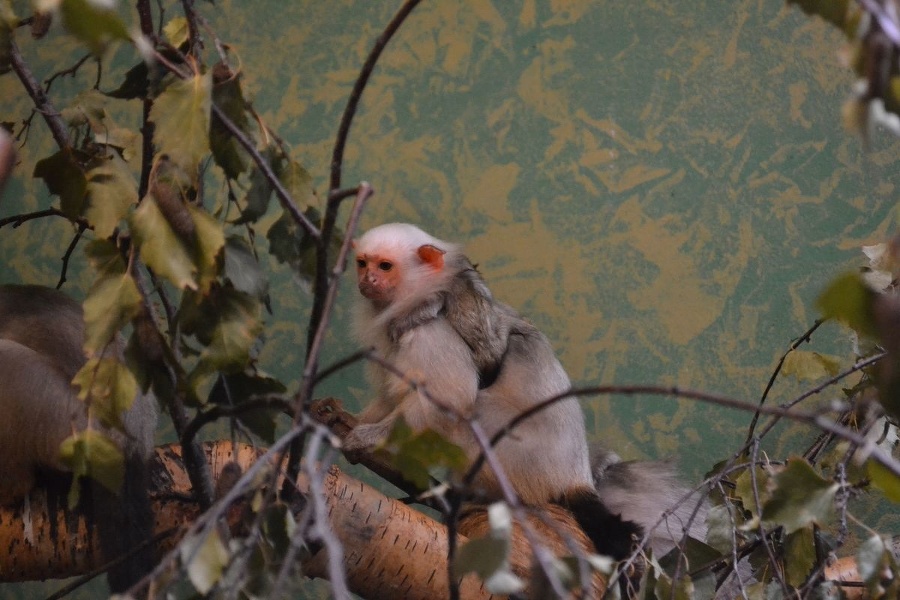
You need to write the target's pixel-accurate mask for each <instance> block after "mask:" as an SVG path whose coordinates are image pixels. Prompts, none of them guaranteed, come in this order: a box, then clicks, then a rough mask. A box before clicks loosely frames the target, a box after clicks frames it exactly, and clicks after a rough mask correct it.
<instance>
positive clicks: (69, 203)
mask: <svg viewBox="0 0 900 600" xmlns="http://www.w3.org/2000/svg"><path fill="white" fill-rule="evenodd" d="M34 176H35V177H37V178H40V179H43V180H44V183H46V184H47V189H48V190H49V191H50V193H51V194H54V195H56V196H59V201H60V209H61V210H62V212H63V214H65V215H66V216H67V217H69V218H71V219H76V218H78V217H80V216H81V214H82V212H83V211H84V200H85V196H86V194H87V178H86V177H85V176H84V171H83V169H82V167H81V165H80V164H78V162H76V160H75V159H74V158H73V155H72V153H71V152H65V151H63V150H60V151H59V152H57V153H56V154H54V155H52V156H50V157H48V158H44V159H41V160H39V161H38V162H37V164H35V166H34Z"/></svg>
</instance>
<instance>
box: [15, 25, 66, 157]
mask: <svg viewBox="0 0 900 600" xmlns="http://www.w3.org/2000/svg"><path fill="white" fill-rule="evenodd" d="M9 59H10V64H11V65H12V69H13V71H15V73H16V76H17V77H18V78H19V81H21V82H22V85H23V86H24V87H25V91H26V92H28V95H29V96H31V100H32V102H34V106H35V108H36V109H37V111H38V112H39V113H41V116H42V117H44V122H46V123H47V127H49V128H50V133H51V134H52V135H53V139H54V140H56V145H57V146H59V147H60V149H62V150H71V149H72V144H71V142H70V140H69V130H68V128H67V127H66V124H65V122H63V119H62V117H61V116H60V114H59V111H57V110H56V108H55V107H54V106H53V104H52V103H51V102H50V99H49V98H48V97H47V94H46V93H45V92H44V88H42V87H41V85H40V84H39V83H38V82H37V80H36V79H35V78H34V75H33V74H32V73H31V71H30V70H29V69H28V65H26V64H25V61H24V59H23V58H22V53H21V52H20V51H19V47H18V46H17V45H16V42H15V40H12V39H10V40H9Z"/></svg>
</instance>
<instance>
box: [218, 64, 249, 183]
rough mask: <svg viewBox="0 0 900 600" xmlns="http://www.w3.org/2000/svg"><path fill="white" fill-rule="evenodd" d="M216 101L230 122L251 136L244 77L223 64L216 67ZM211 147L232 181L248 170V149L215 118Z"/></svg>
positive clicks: (219, 163)
mask: <svg viewBox="0 0 900 600" xmlns="http://www.w3.org/2000/svg"><path fill="white" fill-rule="evenodd" d="M212 99H213V102H215V104H216V106H218V107H219V109H220V110H221V111H222V112H223V113H225V116H226V117H228V120H230V121H231V122H232V123H233V124H234V125H235V126H236V127H237V128H238V129H239V130H241V131H242V132H243V133H244V135H247V136H249V131H248V130H249V120H248V119H247V103H246V101H245V100H244V93H243V91H242V90H241V83H240V77H239V76H238V75H237V74H235V73H234V72H232V71H231V70H230V69H229V68H228V67H227V66H226V65H224V64H222V63H219V64H217V65H216V66H215V67H213V89H212ZM209 145H210V148H211V149H212V155H213V159H214V160H215V161H216V164H217V165H219V166H220V167H221V168H222V170H223V171H224V172H225V176H226V177H228V178H229V179H237V177H238V176H239V175H240V174H241V173H243V172H244V171H246V170H247V164H248V159H247V156H246V154H245V151H244V149H243V148H242V147H241V146H240V145H239V144H238V143H237V140H235V139H234V137H233V136H232V135H231V132H229V131H228V130H227V129H225V126H224V125H222V122H221V121H220V120H219V119H218V118H217V117H215V116H213V119H212V125H211V127H210V130H209Z"/></svg>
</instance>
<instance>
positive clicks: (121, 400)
mask: <svg viewBox="0 0 900 600" xmlns="http://www.w3.org/2000/svg"><path fill="white" fill-rule="evenodd" d="M72 383H74V384H75V385H76V386H78V387H80V388H81V391H80V392H79V393H78V398H79V399H80V400H81V401H83V402H88V403H89V404H90V407H91V412H92V413H93V414H96V415H97V417H98V418H99V419H100V422H101V423H103V424H104V425H105V426H107V427H115V428H117V429H122V427H123V425H122V416H123V415H124V413H125V411H127V410H128V409H129V408H131V405H132V404H133V403H134V399H135V397H136V396H137V393H138V385H137V380H136V379H135V378H134V375H133V374H132V372H131V370H130V369H129V368H128V367H127V366H125V365H124V364H123V363H121V362H119V361H118V360H116V359H113V358H101V359H97V358H92V359H90V360H88V361H87V363H85V365H84V366H83V367H82V368H81V370H80V371H78V373H76V374H75V378H74V379H73V380H72Z"/></svg>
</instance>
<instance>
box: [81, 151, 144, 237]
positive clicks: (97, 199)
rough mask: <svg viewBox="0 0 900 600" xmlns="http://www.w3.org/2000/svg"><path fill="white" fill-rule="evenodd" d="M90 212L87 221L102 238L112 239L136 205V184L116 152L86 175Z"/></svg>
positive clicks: (96, 162) (86, 214)
mask: <svg viewBox="0 0 900 600" xmlns="http://www.w3.org/2000/svg"><path fill="white" fill-rule="evenodd" d="M86 178H87V200H88V203H87V209H86V210H85V217H86V218H87V220H88V221H89V222H90V223H91V225H93V226H94V233H96V234H97V236H99V237H101V238H106V237H109V236H111V235H112V233H113V230H115V228H116V227H117V226H118V225H119V222H120V221H121V220H122V219H124V218H125V217H126V216H127V215H128V211H129V209H130V208H131V207H132V206H134V205H135V204H137V201H138V194H137V182H136V181H135V180H134V177H133V176H132V174H131V171H130V170H129V169H128V165H127V164H126V163H125V161H123V160H122V159H121V158H120V157H119V155H118V154H117V153H115V152H111V153H110V154H109V155H108V156H107V157H106V158H105V159H101V160H98V161H95V166H93V167H92V168H91V169H89V170H88V172H87V173H86Z"/></svg>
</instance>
